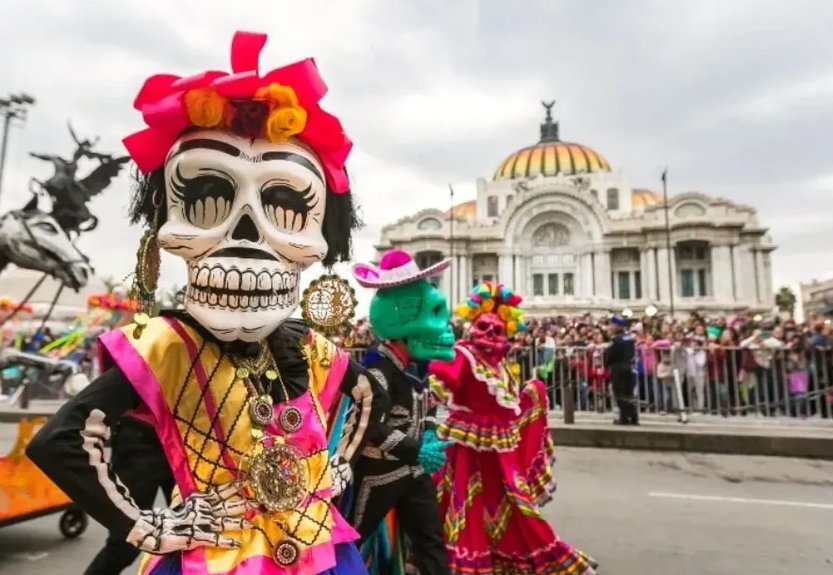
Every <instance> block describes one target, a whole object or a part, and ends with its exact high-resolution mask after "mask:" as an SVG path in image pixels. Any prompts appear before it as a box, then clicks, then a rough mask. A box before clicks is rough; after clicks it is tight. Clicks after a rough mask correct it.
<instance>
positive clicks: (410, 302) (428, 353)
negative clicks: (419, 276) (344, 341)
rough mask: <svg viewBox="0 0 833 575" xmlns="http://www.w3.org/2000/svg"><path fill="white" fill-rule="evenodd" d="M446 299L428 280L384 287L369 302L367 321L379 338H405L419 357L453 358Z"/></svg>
mask: <svg viewBox="0 0 833 575" xmlns="http://www.w3.org/2000/svg"><path fill="white" fill-rule="evenodd" d="M450 319H451V311H450V310H449V308H448V300H446V298H445V296H443V295H442V294H441V293H440V292H439V290H438V289H437V288H436V287H434V286H433V285H432V284H431V283H429V282H428V281H427V280H418V281H416V282H413V283H409V284H405V285H402V286H397V287H393V288H384V289H380V290H379V291H377V292H376V295H375V296H373V300H372V301H371V302H370V325H371V326H372V328H373V331H375V332H376V335H378V336H379V337H380V338H382V339H388V340H391V339H400V340H404V341H405V342H406V344H407V346H408V352H409V353H410V354H411V357H413V358H414V359H418V360H423V361H430V360H434V359H436V360H441V361H451V360H452V359H454V332H453V331H452V330H451V325H450V324H449V320H450Z"/></svg>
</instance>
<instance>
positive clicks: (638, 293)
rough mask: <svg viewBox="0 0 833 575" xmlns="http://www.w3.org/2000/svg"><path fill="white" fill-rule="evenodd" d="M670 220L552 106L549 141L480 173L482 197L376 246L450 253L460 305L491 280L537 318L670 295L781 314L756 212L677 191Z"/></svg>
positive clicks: (426, 259) (429, 213)
mask: <svg viewBox="0 0 833 575" xmlns="http://www.w3.org/2000/svg"><path fill="white" fill-rule="evenodd" d="M668 218H669V227H670V234H667V233H666V226H665V206H664V202H663V198H662V194H661V193H657V192H653V191H650V190H646V189H640V188H633V187H631V185H630V183H629V182H628V180H627V177H626V175H625V173H624V172H623V171H622V170H621V169H619V170H614V169H613V168H612V167H611V165H610V164H609V163H608V161H607V160H606V159H605V158H604V156H602V155H601V154H599V153H598V152H597V151H595V150H594V149H592V148H590V147H588V146H585V145H582V144H576V143H571V142H565V141H562V140H561V139H560V136H559V129H558V123H557V122H554V121H553V120H552V116H551V115H550V109H549V108H547V116H546V119H545V122H544V123H543V124H542V125H541V139H540V141H539V142H538V143H536V144H534V145H532V146H527V147H524V148H521V149H520V150H518V151H516V152H513V153H511V154H509V155H508V156H507V157H506V159H505V160H503V162H501V163H500V165H499V166H498V167H497V170H496V171H495V173H494V175H493V177H492V179H491V180H490V181H487V180H485V179H483V178H480V179H478V180H477V197H476V199H475V200H472V201H468V202H465V203H461V204H458V205H455V206H454V207H453V209H452V210H450V211H443V210H439V209H435V208H429V209H425V210H422V211H420V212H418V213H416V214H414V215H412V216H408V217H406V218H403V219H401V220H399V221H398V222H396V223H393V224H390V225H388V226H385V227H384V228H383V230H382V237H381V241H380V242H379V245H378V246H377V252H378V254H381V253H382V252H383V251H385V250H388V249H391V248H394V247H395V248H402V249H406V250H409V251H410V252H411V253H414V254H415V256H416V258H417V260H418V262H419V264H420V265H423V266H424V265H428V264H430V263H433V262H435V261H437V260H440V259H441V258H445V257H449V256H450V257H452V259H453V265H452V267H451V268H450V269H449V270H447V271H446V273H445V275H444V276H442V277H441V278H438V284H439V285H440V287H441V289H443V291H445V293H446V294H447V295H448V296H449V297H450V298H451V301H452V302H458V301H461V300H462V299H463V298H464V297H465V295H466V294H467V293H468V290H469V289H470V287H471V286H472V284H473V283H475V282H477V281H479V280H493V281H498V282H501V283H506V284H509V285H512V286H513V287H515V288H516V289H518V290H519V291H520V292H521V293H522V294H524V295H525V296H526V307H527V309H528V310H529V313H530V314H531V315H533V316H534V315H550V314H574V313H581V312H585V311H589V312H596V313H607V312H610V311H616V312H620V311H622V310H624V309H626V308H629V309H632V310H634V312H635V313H641V312H642V310H643V309H644V308H645V307H647V306H650V305H653V306H656V307H658V308H659V309H660V310H661V311H662V312H667V311H668V310H669V308H670V304H671V297H672V295H673V299H674V308H675V311H676V312H677V314H685V313H688V312H690V311H695V310H697V311H701V312H704V313H707V314H724V313H732V312H735V311H740V310H750V311H769V310H771V309H772V305H773V295H772V294H773V285H772V271H771V264H770V254H771V252H772V251H773V250H774V249H775V247H774V246H773V245H772V243H771V242H770V240H769V238H768V236H767V230H766V229H765V228H763V227H761V226H760V224H759V223H758V219H757V215H756V212H755V209H754V208H752V207H749V206H745V205H740V204H735V203H733V202H730V201H728V200H726V199H722V198H715V197H710V196H707V195H705V194H701V193H693V192H691V193H683V194H678V195H675V196H672V197H669V200H668ZM669 236H670V245H671V250H670V251H671V258H670V266H671V270H670V274H669V269H668V266H669V257H668V255H669V250H668V248H667V246H668V243H667V242H668V238H669ZM669 278H672V280H671V281H673V294H672V293H671V290H670V289H669V283H670V282H669Z"/></svg>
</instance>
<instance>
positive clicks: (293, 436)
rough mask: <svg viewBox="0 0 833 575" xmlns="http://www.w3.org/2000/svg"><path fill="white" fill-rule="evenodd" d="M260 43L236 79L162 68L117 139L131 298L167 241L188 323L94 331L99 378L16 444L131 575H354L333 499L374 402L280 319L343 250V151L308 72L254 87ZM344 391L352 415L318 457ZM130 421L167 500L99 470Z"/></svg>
mask: <svg viewBox="0 0 833 575" xmlns="http://www.w3.org/2000/svg"><path fill="white" fill-rule="evenodd" d="M265 41H266V37H265V36H264V35H261V34H251V33H237V34H236V35H235V37H234V40H233V42H232V54H231V64H232V72H231V73H230V74H226V73H223V72H211V71H209V72H203V73H200V74H197V75H194V76H190V77H187V78H179V77H176V76H171V75H158V76H153V77H151V78H149V79H148V80H147V81H146V82H145V85H144V87H143V88H142V89H141V91H140V92H139V95H138V97H137V99H136V102H135V107H136V108H137V109H138V110H140V111H141V112H142V115H143V118H144V120H145V122H146V123H147V128H146V129H145V130H142V131H141V132H138V133H136V134H133V135H132V136H129V137H128V138H126V139H125V145H126V147H127V149H128V151H129V153H130V155H131V157H132V158H133V160H134V161H135V162H136V164H137V166H138V168H139V171H140V172H141V175H140V176H139V178H138V187H137V191H136V194H135V196H134V201H133V206H132V219H133V221H134V222H142V223H144V224H145V225H146V226H147V232H146V234H145V237H144V238H143V240H142V245H141V247H140V250H139V255H140V258H139V260H140V261H139V264H138V266H137V289H138V291H139V292H140V295H142V296H143V297H145V298H150V297H152V293H153V291H154V290H155V279H156V278H155V276H157V274H158V267H157V266H158V257H159V254H158V248H159V247H161V248H162V249H165V250H166V251H168V252H170V253H171V254H173V255H175V256H179V257H181V258H182V259H183V260H185V262H186V265H187V268H188V289H187V297H186V300H185V311H184V312H179V313H167V314H166V313H163V314H162V315H161V316H160V317H155V318H149V317H147V316H146V315H138V316H137V317H136V318H135V320H134V321H135V323H133V324H131V325H128V326H126V327H125V328H123V329H121V330H116V331H112V332H109V333H107V334H105V335H104V336H102V338H101V340H100V344H101V345H100V347H101V348H102V350H103V351H102V362H103V365H104V367H105V368H106V371H104V372H103V374H102V376H101V377H100V378H99V379H98V380H97V381H95V382H94V383H92V384H91V385H90V386H89V387H88V388H87V389H85V390H84V391H83V392H82V393H80V394H79V395H78V396H76V397H75V398H74V399H72V400H71V401H69V402H68V403H67V404H66V405H65V406H64V407H63V408H62V409H61V410H60V411H59V412H58V414H57V415H56V416H55V417H53V418H52V419H51V420H50V421H49V422H48V423H47V424H46V425H45V426H44V428H43V429H42V430H41V431H40V433H39V434H38V436H37V437H36V438H35V439H34V440H33V442H32V443H31V444H30V446H29V448H28V454H29V456H30V457H31V458H32V459H33V460H34V461H35V463H37V464H38V465H39V466H40V467H41V468H42V469H43V470H44V471H45V472H46V473H47V475H49V477H50V478H51V479H52V480H53V481H54V482H55V483H56V484H57V485H58V486H59V487H60V488H61V489H62V490H63V491H64V492H66V493H67V494H68V495H69V496H70V497H71V498H72V499H73V500H75V502H76V503H77V504H79V505H80V506H82V507H83V508H84V509H85V510H86V511H88V512H89V513H90V514H91V515H92V516H93V517H94V518H95V519H97V520H98V521H99V522H100V523H102V524H104V525H105V526H106V527H107V528H108V529H110V531H111V534H119V535H120V536H121V537H123V538H124V539H125V540H127V541H128V542H129V543H131V544H133V545H135V546H136V547H138V548H140V549H141V550H143V551H146V552H147V553H148V555H147V556H146V557H145V559H144V561H143V564H142V568H141V572H142V573H143V574H152V575H168V574H176V573H182V574H185V575H205V574H208V573H211V574H212V575H231V574H234V575H247V574H249V573H251V574H255V573H257V574H266V575H268V574H273V575H283V574H293V575H307V574H310V575H311V574H319V573H327V574H348V573H349V574H351V575H352V574H354V573H359V574H360V573H364V572H365V568H364V565H363V563H362V560H361V557H360V555H359V554H358V550H357V549H356V547H355V545H354V543H353V542H354V541H355V540H356V539H357V538H358V534H357V532H356V531H355V530H354V529H353V528H351V527H350V526H349V524H348V523H347V522H346V521H345V520H344V519H343V518H342V516H341V515H340V514H339V513H338V511H337V510H336V508H335V507H334V505H333V504H332V503H331V498H332V497H334V496H335V495H336V494H337V493H338V492H339V491H340V490H341V489H342V488H343V486H344V485H345V484H346V482H347V481H349V480H350V477H351V469H350V464H351V463H353V461H354V460H355V458H356V457H357V456H358V454H359V453H360V451H361V448H362V445H363V443H364V442H365V440H366V439H368V438H369V437H370V436H372V434H373V433H374V432H375V431H374V430H375V429H376V426H377V425H378V424H379V423H380V422H381V419H382V415H383V413H384V411H385V409H386V401H387V399H386V396H385V394H384V391H383V390H382V389H381V388H380V387H379V386H378V384H377V383H376V382H375V380H374V379H373V378H372V376H368V374H367V372H366V370H365V369H364V368H362V367H361V366H360V365H358V364H357V363H355V362H353V361H351V360H350V359H349V358H348V356H347V355H346V354H345V353H344V352H342V351H341V350H339V349H338V348H336V347H335V346H334V345H333V344H332V343H331V342H329V341H328V340H327V339H326V338H324V337H323V336H321V335H319V334H318V333H315V332H313V331H312V330H310V329H307V327H306V326H305V325H304V324H302V323H301V322H298V321H295V320H291V319H289V317H290V315H291V314H292V313H293V311H294V310H295V309H296V308H297V306H298V305H299V282H300V279H299V276H300V274H301V272H302V271H303V270H305V269H306V268H307V267H308V266H310V265H311V264H313V263H316V262H319V261H320V262H323V263H324V264H325V265H331V264H333V263H335V262H337V261H345V260H346V259H347V258H348V257H349V251H350V239H351V233H352V231H353V229H354V228H355V227H356V226H357V220H356V217H355V212H354V209H353V202H352V199H351V195H350V190H349V185H348V180H347V176H346V173H345V171H344V163H345V160H346V158H347V155H348V152H349V150H350V147H351V142H350V140H349V139H348V138H347V136H346V135H345V134H344V132H343V130H342V128H341V124H340V122H339V121H338V120H337V119H336V118H335V117H333V116H331V115H330V114H328V113H327V112H325V111H323V110H322V109H321V108H320V107H319V104H318V102H319V100H320V99H321V97H322V96H323V95H324V93H325V91H326V87H325V85H324V83H323V81H322V80H321V78H320V77H319V75H318V71H317V69H316V67H315V64H314V62H313V61H312V60H305V61H302V62H298V63H296V64H292V65H290V66H286V67H283V68H279V69H276V70H272V71H271V72H268V73H266V74H262V75H261V74H259V72H258V58H259V53H260V51H261V49H262V48H263V46H264V44H265ZM339 394H344V395H348V396H349V397H350V398H351V400H352V401H353V408H352V410H351V411H350V412H349V413H348V415H347V418H346V420H345V422H344V424H343V426H341V428H340V439H339V440H338V441H337V448H336V449H334V450H333V451H334V452H333V453H332V454H331V453H330V452H329V450H328V436H327V433H328V430H327V421H328V419H327V414H328V410H329V409H330V406H331V404H333V403H335V400H336V399H337V398H338V396H339ZM127 416H131V417H136V418H140V419H143V420H145V421H147V422H149V423H151V424H152V425H153V427H154V428H155V430H156V434H157V435H158V437H159V440H160V444H161V449H163V450H164V455H165V458H166V460H167V463H168V467H169V468H170V469H169V470H170V473H171V476H172V478H173V480H174V481H175V485H176V489H175V493H174V494H173V502H172V504H171V506H169V507H164V508H160V509H146V508H141V507H140V506H139V505H137V503H136V501H135V500H134V499H133V498H132V497H131V494H130V493H129V492H128V490H127V489H126V488H125V487H124V485H125V484H127V483H129V482H128V481H122V478H120V477H118V476H117V474H116V473H115V472H114V469H113V467H112V466H111V449H110V445H109V442H110V437H111V430H112V429H113V428H114V426H115V425H117V424H118V422H119V421H120V420H121V419H122V418H123V417H127ZM138 468H139V467H137V466H133V469H138Z"/></svg>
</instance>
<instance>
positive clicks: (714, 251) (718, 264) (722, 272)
mask: <svg viewBox="0 0 833 575" xmlns="http://www.w3.org/2000/svg"><path fill="white" fill-rule="evenodd" d="M711 260H712V261H711V264H712V265H711V279H712V295H713V296H714V299H715V300H716V301H718V302H720V303H724V302H727V303H728V302H731V301H732V298H733V294H732V274H733V271H732V260H731V257H730V255H729V246H723V245H712V247H711Z"/></svg>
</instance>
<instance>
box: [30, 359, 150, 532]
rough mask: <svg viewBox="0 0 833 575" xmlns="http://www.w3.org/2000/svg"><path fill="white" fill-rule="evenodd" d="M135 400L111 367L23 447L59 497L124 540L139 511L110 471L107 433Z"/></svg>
mask: <svg viewBox="0 0 833 575" xmlns="http://www.w3.org/2000/svg"><path fill="white" fill-rule="evenodd" d="M139 401H140V400H139V397H138V395H137V394H136V392H135V391H134V389H133V387H132V386H131V385H130V383H129V382H128V381H127V380H126V378H125V377H124V375H123V374H122V373H121V372H120V371H119V370H118V369H116V368H110V369H109V370H107V371H105V372H104V373H103V374H102V375H101V376H100V377H99V378H98V379H96V380H95V381H94V382H93V383H91V384H90V385H89V386H88V387H87V388H86V389H84V390H83V391H82V392H81V393H79V394H78V395H77V396H75V397H74V398H73V399H71V400H70V401H69V402H67V403H66V404H65V405H64V406H63V407H61V409H60V410H59V411H58V413H56V414H55V415H54V416H52V417H51V418H50V419H49V420H48V421H47V423H46V425H44V426H43V427H42V428H41V430H40V431H39V432H38V433H37V435H36V436H35V437H34V438H33V439H32V441H31V443H30V444H29V446H28V447H27V449H26V454H27V455H28V456H29V458H30V459H31V460H32V461H33V462H34V463H35V464H36V465H37V466H38V467H39V468H40V469H41V470H42V471H43V472H44V473H45V474H46V475H47V476H48V477H49V478H50V479H51V480H52V481H53V482H54V483H55V484H56V485H57V486H58V487H60V488H61V490H62V491H63V492H64V493H66V494H67V495H68V496H69V497H70V498H71V499H72V500H73V501H74V502H75V503H76V504H77V505H79V506H80V507H81V508H83V509H84V510H85V511H86V512H87V513H89V514H90V515H91V516H92V517H93V518H94V519H95V520H96V521H98V522H99V523H101V524H102V525H104V526H105V527H106V528H107V529H109V530H110V531H111V532H113V533H114V534H116V535H124V536H127V533H128V532H129V531H130V530H131V528H132V527H133V525H134V523H135V522H136V520H137V519H138V518H139V514H140V511H141V510H140V509H139V507H138V506H137V505H136V503H135V502H134V501H133V499H132V498H131V496H130V493H129V491H128V489H127V488H126V487H125V486H124V485H123V484H122V482H121V480H120V479H119V478H118V476H116V474H115V473H114V471H113V468H112V445H111V435H112V430H113V428H114V426H115V425H116V423H117V422H118V421H119V419H120V418H121V417H122V416H123V415H124V414H125V413H126V412H127V411H128V410H130V409H132V408H134V407H136V406H137V405H138V404H139Z"/></svg>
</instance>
